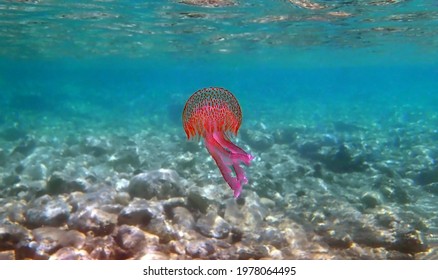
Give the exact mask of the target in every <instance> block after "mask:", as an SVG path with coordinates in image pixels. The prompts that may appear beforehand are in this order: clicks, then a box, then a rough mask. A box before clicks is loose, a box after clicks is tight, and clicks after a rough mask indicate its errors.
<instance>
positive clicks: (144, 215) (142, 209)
mask: <svg viewBox="0 0 438 280" xmlns="http://www.w3.org/2000/svg"><path fill="white" fill-rule="evenodd" d="M163 212H164V209H163V207H162V205H161V204H159V203H156V202H152V201H147V200H145V199H140V198H135V199H134V200H133V201H132V202H131V203H129V205H128V206H126V207H124V208H123V209H122V211H120V214H119V215H118V218H117V220H118V223H119V224H127V225H143V226H146V225H148V224H149V222H150V221H151V220H152V219H153V218H156V217H158V216H160V215H161V214H162V213H163Z"/></svg>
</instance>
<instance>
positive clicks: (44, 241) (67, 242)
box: [29, 227, 85, 259]
mask: <svg viewBox="0 0 438 280" xmlns="http://www.w3.org/2000/svg"><path fill="white" fill-rule="evenodd" d="M32 234H33V239H34V242H32V244H31V245H29V247H30V248H32V250H33V255H32V258H33V259H48V258H49V257H50V255H51V254H53V253H55V252H56V251H57V250H59V249H61V248H63V247H73V248H77V249H81V248H82V246H83V245H84V244H85V235H84V234H82V233H80V232H78V231H75V230H70V231H66V230H62V229H58V228H54V227H42V228H36V229H34V230H33V231H32Z"/></svg>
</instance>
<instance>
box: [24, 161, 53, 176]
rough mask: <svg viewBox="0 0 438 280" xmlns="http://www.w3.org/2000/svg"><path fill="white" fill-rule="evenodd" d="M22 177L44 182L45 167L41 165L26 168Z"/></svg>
mask: <svg viewBox="0 0 438 280" xmlns="http://www.w3.org/2000/svg"><path fill="white" fill-rule="evenodd" d="M24 175H26V176H28V177H29V179H30V180H45V179H46V178H47V167H46V166H45V165H44V164H42V163H39V164H34V165H30V166H26V167H25V169H24Z"/></svg>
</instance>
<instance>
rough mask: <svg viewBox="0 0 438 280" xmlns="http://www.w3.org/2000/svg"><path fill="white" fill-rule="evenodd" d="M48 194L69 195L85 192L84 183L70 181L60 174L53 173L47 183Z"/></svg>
mask: <svg viewBox="0 0 438 280" xmlns="http://www.w3.org/2000/svg"><path fill="white" fill-rule="evenodd" d="M46 188H47V193H48V194H62V193H71V192H75V191H80V192H83V191H85V190H86V188H87V186H86V182H84V181H81V180H70V179H69V178H67V176H66V175H64V174H63V173H61V172H54V173H53V174H52V175H51V176H50V178H49V180H48V181H47V186H46Z"/></svg>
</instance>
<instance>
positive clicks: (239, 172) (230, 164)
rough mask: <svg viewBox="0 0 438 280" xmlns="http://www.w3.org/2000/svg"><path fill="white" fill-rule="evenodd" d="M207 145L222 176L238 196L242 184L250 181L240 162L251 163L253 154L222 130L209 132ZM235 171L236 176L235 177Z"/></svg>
mask: <svg viewBox="0 0 438 280" xmlns="http://www.w3.org/2000/svg"><path fill="white" fill-rule="evenodd" d="M205 146H206V147H207V150H208V152H209V153H210V155H211V156H212V158H213V159H214V161H215V162H216V165H217V166H218V168H219V170H220V172H221V174H222V177H224V179H225V181H226V182H227V183H228V185H229V186H230V188H231V189H232V190H233V192H234V197H236V198H237V197H238V196H239V195H240V193H241V191H242V186H243V185H245V184H247V183H248V179H247V178H246V175H245V171H244V170H243V168H242V167H241V166H240V162H243V163H244V164H245V165H249V164H250V162H251V160H252V159H253V156H251V155H250V154H247V153H246V152H245V151H243V150H242V149H241V148H239V147H238V146H236V145H235V144H233V143H232V142H231V141H230V140H228V139H227V137H226V136H225V135H224V134H223V133H221V132H213V133H211V134H207V135H206V137H205ZM231 168H232V169H233V170H232V169H231ZM233 171H234V172H233ZM233 173H234V174H235V175H236V177H233Z"/></svg>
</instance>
